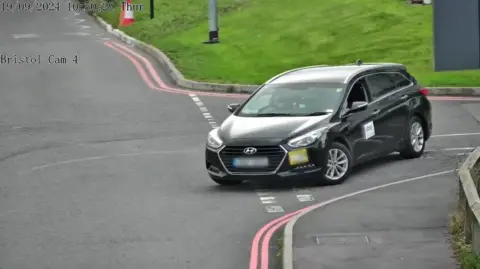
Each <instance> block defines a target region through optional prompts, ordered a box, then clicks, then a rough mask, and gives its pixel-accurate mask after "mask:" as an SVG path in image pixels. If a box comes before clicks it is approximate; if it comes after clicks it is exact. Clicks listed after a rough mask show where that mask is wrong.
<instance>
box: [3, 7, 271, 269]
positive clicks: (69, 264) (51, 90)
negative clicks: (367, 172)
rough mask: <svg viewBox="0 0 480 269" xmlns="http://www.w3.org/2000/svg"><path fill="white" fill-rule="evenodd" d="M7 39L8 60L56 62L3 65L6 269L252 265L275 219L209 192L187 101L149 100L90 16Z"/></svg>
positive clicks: (247, 203) (226, 194)
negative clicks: (257, 243)
mask: <svg viewBox="0 0 480 269" xmlns="http://www.w3.org/2000/svg"><path fill="white" fill-rule="evenodd" d="M79 33H83V34H79ZM0 34H1V36H2V38H1V40H0V52H1V53H3V54H9V55H11V56H12V57H13V54H16V55H17V56H22V57H25V56H31V55H41V57H42V59H43V60H44V61H43V62H42V64H37V65H35V64H30V65H28V64H1V65H0V81H1V82H2V83H1V88H0V89H1V90H0V268H5V269H7V268H8V269H16V268H19V269H20V268H21V269H26V268H50V269H65V268H69V269H74V268H79V269H80V268H81V269H84V268H118V269H121V268H128V269H131V268H136V269H142V268H145V269H146V268H148V269H151V268H165V269H167V268H179V269H180V268H196V269H200V268H205V269H207V268H208V269H210V268H222V269H228V268H241V267H242V266H243V265H244V264H245V261H247V260H248V254H249V250H248V249H249V246H250V241H251V236H252V235H253V233H254V232H255V231H256V229H257V227H259V226H260V225H261V224H263V222H265V221H266V219H267V218H269V217H270V216H266V215H265V214H264V213H263V212H262V208H261V207H259V206H258V201H257V199H258V198H257V197H256V194H255V193H253V192H251V191H246V189H245V190H237V191H236V192H231V191H228V190H222V189H221V188H219V187H217V186H215V185H214V184H211V182H210V181H209V180H208V179H207V175H206V173H205V171H204V164H203V162H202V160H203V159H202V158H203V154H204V151H203V149H204V148H203V147H204V144H205V139H206V134H207V132H208V131H209V129H210V126H209V124H207V122H206V121H205V120H204V118H203V117H202V114H201V113H199V110H198V107H197V106H196V105H195V103H193V102H192V100H191V99H190V98H189V97H188V96H185V95H176V94H170V93H162V92H156V91H152V90H151V89H150V88H148V87H147V85H146V84H145V83H144V81H143V80H142V78H141V77H140V76H139V74H138V73H137V71H136V69H135V67H134V66H133V65H132V64H131V63H130V62H129V61H128V60H127V59H125V58H124V57H123V56H121V55H120V54H118V53H117V52H115V51H114V50H112V49H110V48H108V47H107V46H105V45H104V44H103V42H104V41H105V40H106V38H108V37H107V36H106V35H103V31H101V29H99V28H97V26H96V25H95V24H94V23H93V22H92V20H91V19H90V18H89V17H88V16H85V15H77V16H74V14H73V13H68V12H67V11H66V10H62V11H60V12H51V13H39V12H32V13H29V14H28V15H26V14H18V13H11V14H10V13H8V14H7V13H2V14H0ZM14 35H16V36H14ZM15 37H17V38H15ZM50 54H55V55H57V56H62V57H67V58H68V59H72V58H73V57H74V56H75V55H77V56H78V64H77V63H74V62H72V61H69V62H67V63H66V64H48V63H47V62H46V59H47V57H48V56H49V55H50Z"/></svg>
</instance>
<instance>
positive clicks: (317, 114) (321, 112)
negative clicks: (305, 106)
mask: <svg viewBox="0 0 480 269" xmlns="http://www.w3.org/2000/svg"><path fill="white" fill-rule="evenodd" d="M330 113H331V112H326V111H318V112H313V113H310V114H307V115H305V116H322V115H327V114H330Z"/></svg>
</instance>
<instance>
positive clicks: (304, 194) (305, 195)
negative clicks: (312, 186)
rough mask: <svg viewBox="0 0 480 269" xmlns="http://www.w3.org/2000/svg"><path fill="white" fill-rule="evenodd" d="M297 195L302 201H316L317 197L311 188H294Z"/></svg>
mask: <svg viewBox="0 0 480 269" xmlns="http://www.w3.org/2000/svg"><path fill="white" fill-rule="evenodd" d="M293 192H294V193H295V197H296V198H297V200H298V201H299V202H301V203H305V202H312V201H315V197H314V196H313V194H311V193H310V190H309V189H296V188H295V189H293Z"/></svg>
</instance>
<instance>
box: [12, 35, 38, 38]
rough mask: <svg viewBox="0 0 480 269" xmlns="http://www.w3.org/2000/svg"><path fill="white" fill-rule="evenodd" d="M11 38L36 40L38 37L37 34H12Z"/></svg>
mask: <svg viewBox="0 0 480 269" xmlns="http://www.w3.org/2000/svg"><path fill="white" fill-rule="evenodd" d="M12 36H13V38H15V39H21V38H38V37H40V36H39V35H37V34H13V35H12Z"/></svg>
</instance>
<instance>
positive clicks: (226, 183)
mask: <svg viewBox="0 0 480 269" xmlns="http://www.w3.org/2000/svg"><path fill="white" fill-rule="evenodd" d="M210 178H211V179H212V180H213V181H214V182H215V183H217V184H218V185H222V186H234V185H240V184H242V182H243V180H231V179H221V178H216V177H213V176H210Z"/></svg>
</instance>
